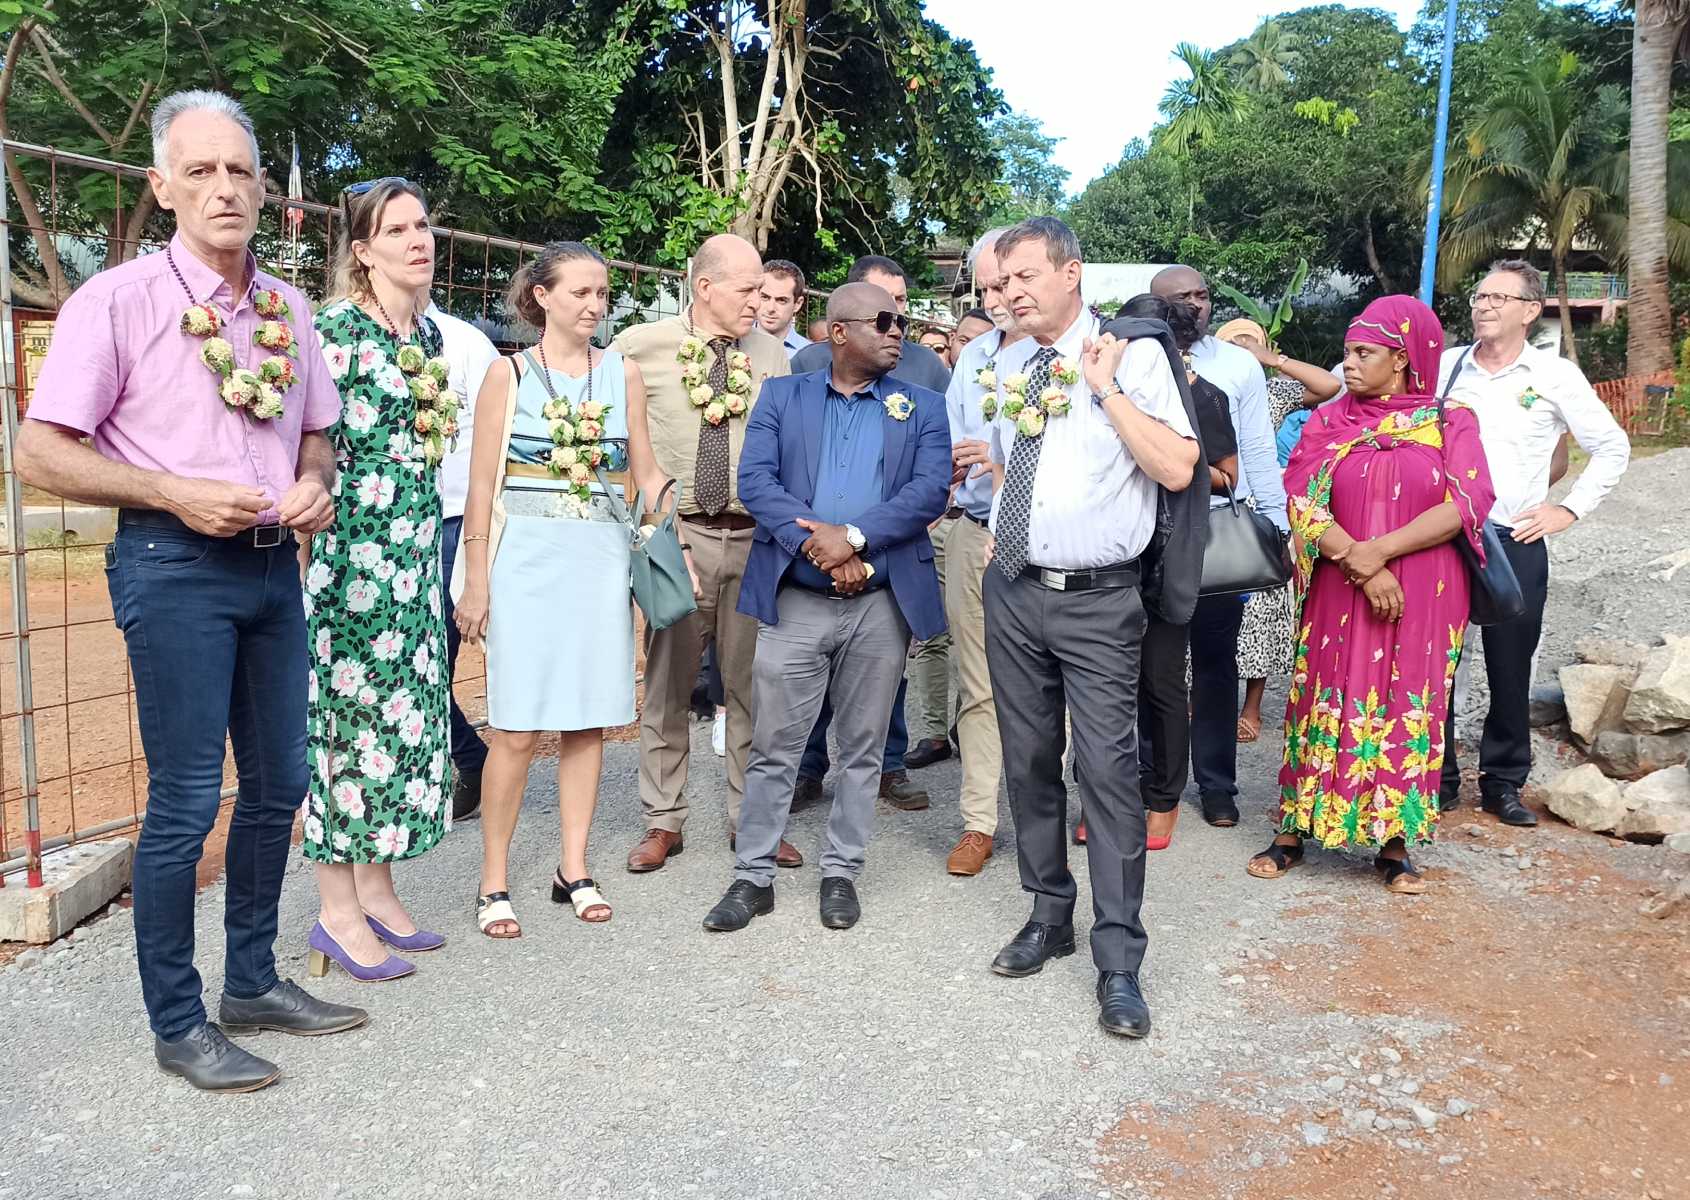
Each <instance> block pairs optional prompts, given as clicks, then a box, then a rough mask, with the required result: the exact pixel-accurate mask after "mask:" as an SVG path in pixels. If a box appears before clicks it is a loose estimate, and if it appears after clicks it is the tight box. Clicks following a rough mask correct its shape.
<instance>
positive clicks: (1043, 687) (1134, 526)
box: [985, 217, 1198, 1037]
mask: <svg viewBox="0 0 1690 1200" xmlns="http://www.w3.org/2000/svg"><path fill="white" fill-rule="evenodd" d="M996 250H997V259H998V269H999V270H1000V271H1001V272H1002V274H1003V276H1004V285H1003V287H1004V298H1005V300H1006V301H1007V302H1008V305H1009V308H1010V311H1011V312H1012V313H1014V315H1015V323H1016V326H1017V327H1018V328H1019V329H1020V330H1021V331H1022V332H1023V333H1024V334H1026V335H1027V336H1026V337H1024V338H1023V339H1021V340H1020V341H1018V342H1016V343H1015V344H1014V345H1013V346H1010V347H1008V348H1007V349H1005V350H1004V351H1003V352H1002V353H1001V354H1000V355H999V358H998V367H997V370H998V378H999V381H1000V388H999V412H998V417H997V419H996V421H995V422H994V423H993V428H992V431H991V439H990V440H991V444H992V457H993V460H994V461H995V462H998V463H1002V464H1004V480H1003V486H1002V487H1001V488H1000V489H999V490H998V493H997V497H996V499H995V501H994V504H993V510H992V532H993V538H994V541H993V555H994V557H993V560H992V563H991V566H990V567H989V568H988V569H987V571H986V583H985V609H986V657H987V661H988V662H989V664H990V666H991V676H992V694H993V696H994V697H995V699H996V704H997V714H998V732H999V735H1000V737H1001V738H1002V741H1003V749H1004V772H1005V775H1006V776H1007V778H1008V782H1009V803H1010V806H1011V809H1012V810H1013V811H1014V814H1015V840H1016V849H1017V853H1018V856H1019V860H1020V868H1021V886H1022V888H1023V890H1025V891H1027V892H1030V893H1032V895H1033V913H1032V919H1031V920H1030V921H1028V923H1027V924H1026V925H1025V926H1024V927H1023V928H1022V929H1021V931H1020V932H1019V933H1018V934H1016V935H1015V937H1014V939H1013V940H1011V941H1010V943H1009V944H1008V945H1006V946H1005V947H1004V948H1003V949H1002V950H1001V951H999V953H998V956H997V957H996V958H995V959H994V960H993V961H992V970H993V971H995V972H996V973H998V974H1000V975H1007V976H1011V977H1019V976H1025V975H1031V974H1033V973H1035V972H1037V971H1039V970H1041V969H1042V968H1043V966H1044V964H1045V961H1046V960H1047V959H1051V958H1056V957H1060V956H1062V955H1066V954H1072V953H1073V951H1074V924H1073V921H1074V903H1075V900H1076V891H1077V889H1076V887H1075V883H1074V877H1073V875H1072V874H1071V873H1070V872H1069V870H1068V836H1067V834H1068V831H1067V828H1066V817H1067V807H1068V792H1067V788H1066V787H1065V786H1064V784H1063V781H1062V756H1063V751H1064V749H1065V745H1064V742H1065V739H1064V738H1063V736H1062V716H1063V710H1064V707H1065V706H1066V708H1067V710H1068V712H1069V713H1070V715H1071V717H1072V720H1073V737H1074V751H1075V758H1076V763H1077V770H1076V775H1077V776H1078V778H1079V780H1080V803H1081V808H1082V810H1083V812H1084V815H1085V818H1086V822H1087V825H1088V827H1089V830H1090V836H1089V838H1088V840H1087V843H1086V855H1087V860H1088V862H1089V864H1090V868H1091V891H1092V906H1093V911H1094V913H1095V919H1094V921H1093V923H1092V930H1091V950H1092V961H1093V963H1094V964H1095V965H1096V967H1097V969H1098V972H1099V974H1098V981H1097V998H1098V1003H1099V1006H1100V1012H1099V1017H1098V1020H1099V1023H1100V1024H1101V1025H1102V1026H1103V1027H1104V1029H1106V1030H1107V1031H1109V1032H1110V1033H1116V1034H1121V1035H1123V1036H1126V1037H1143V1036H1145V1035H1146V1034H1148V1033H1149V1032H1150V1010H1149V1008H1148V1007H1147V1006H1146V1005H1145V1003H1144V997H1143V995H1142V993H1141V992H1140V991H1139V985H1138V969H1139V965H1140V963H1141V962H1142V961H1143V958H1144V950H1145V945H1146V937H1145V932H1144V926H1143V924H1142V922H1141V921H1140V918H1139V908H1140V904H1141V901H1142V900H1143V896H1144V852H1145V847H1144V836H1145V835H1144V803H1143V800H1142V798H1141V797H1140V795H1139V790H1138V738H1137V727H1138V721H1137V712H1136V709H1137V700H1138V668H1139V645H1140V642H1141V641H1142V640H1143V637H1144V630H1145V610H1144V604H1143V601H1142V600H1141V598H1140V596H1139V590H1138V585H1139V571H1138V562H1137V560H1138V558H1139V555H1140V554H1142V553H1143V551H1144V549H1145V547H1146V546H1147V545H1149V543H1150V538H1151V534H1152V533H1153V532H1154V529H1155V524H1156V510H1157V502H1158V490H1157V489H1158V486H1160V487H1163V488H1168V489H1170V490H1179V489H1181V488H1184V487H1186V486H1188V485H1189V484H1190V482H1191V479H1192V474H1193V468H1194V467H1195V465H1196V462H1197V454H1198V444H1197V441H1196V437H1195V434H1194V432H1193V430H1192V427H1191V422H1190V419H1189V418H1188V416H1187V414H1186V410H1185V407H1184V402H1183V399H1182V396H1181V393H1180V389H1179V384H1178V382H1177V381H1176V379H1175V376H1174V373H1173V370H1172V367H1171V365H1170V362H1169V358H1168V355H1167V353H1166V352H1165V351H1164V350H1163V349H1162V347H1161V345H1160V344H1159V343H1158V342H1156V341H1154V340H1151V339H1148V338H1146V339H1143V340H1139V341H1134V342H1132V343H1131V344H1130V345H1129V344H1127V343H1122V342H1117V341H1116V340H1115V339H1114V338H1113V337H1112V336H1100V331H1099V327H1098V322H1097V320H1096V318H1094V317H1093V316H1092V315H1091V313H1090V312H1089V311H1088V310H1087V309H1086V307H1085V305H1084V303H1083V302H1082V301H1081V299H1080V257H1081V255H1080V244H1079V240H1078V239H1077V238H1075V236H1074V234H1073V231H1072V230H1070V229H1069V228H1068V226H1066V225H1065V224H1063V223H1062V222H1061V221H1059V220H1057V219H1056V218H1054V217H1035V218H1032V219H1031V220H1027V221H1023V222H1022V223H1021V224H1019V225H1016V226H1014V227H1012V228H1011V229H1010V230H1009V231H1008V232H1006V233H1005V234H1004V235H1003V236H1002V237H1000V238H999V239H998V241H997V246H996ZM1023 377H1024V379H1025V387H1024V388H1023V389H1021V390H1020V392H1019V393H1017V392H1016V391H1015V390H1013V389H1012V388H1011V387H1010V385H1011V383H1013V382H1016V381H1018V380H1019V379H1021V378H1023ZM1047 388H1048V389H1051V390H1050V392H1048V393H1047V391H1046V389H1047ZM1019 396H1024V397H1025V404H1026V407H1025V408H1024V409H1022V410H1021V413H1020V416H1019V417H1017V416H1015V415H1013V414H1012V413H1011V411H1010V410H1012V409H1014V408H1016V407H1017V399H1018V397H1019ZM1047 397H1048V400H1049V401H1051V402H1053V403H1047V402H1046V401H1047ZM1035 413H1037V414H1039V415H1041V416H1042V418H1043V419H1042V420H1041V419H1037V417H1035V416H1034V414H1035Z"/></svg>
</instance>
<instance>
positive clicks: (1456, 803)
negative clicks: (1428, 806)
mask: <svg viewBox="0 0 1690 1200" xmlns="http://www.w3.org/2000/svg"><path fill="white" fill-rule="evenodd" d="M1460 807H1461V789H1460V788H1459V787H1458V788H1456V789H1455V790H1454V791H1448V790H1446V789H1444V788H1441V787H1440V788H1439V789H1438V811H1439V812H1441V813H1447V812H1454V811H1455V810H1456V809H1458V808H1460Z"/></svg>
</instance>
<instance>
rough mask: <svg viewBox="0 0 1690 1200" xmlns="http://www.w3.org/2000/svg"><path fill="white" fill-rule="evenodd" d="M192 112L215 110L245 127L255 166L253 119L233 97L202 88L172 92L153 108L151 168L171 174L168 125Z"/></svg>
mask: <svg viewBox="0 0 1690 1200" xmlns="http://www.w3.org/2000/svg"><path fill="white" fill-rule="evenodd" d="M191 112H209V113H216V114H217V115H218V116H220V117H228V118H229V120H231V121H233V122H234V123H235V124H237V125H239V126H240V127H241V128H242V129H244V130H246V137H247V141H249V142H251V143H252V165H253V168H254V169H255V170H256V169H257V167H258V165H259V162H258V135H257V134H256V133H255V132H253V127H252V118H251V117H249V116H247V115H246V109H244V108H242V107H241V102H240V101H239V100H236V99H235V98H234V97H233V96H227V95H224V94H223V93H222V92H212V91H204V90H201V91H192V92H172V93H171V94H170V95H168V96H166V97H165V98H164V99H163V100H160V101H159V102H158V107H157V108H155V109H153V170H155V171H157V172H158V173H159V174H160V175H164V176H168V175H169V174H170V127H171V126H172V125H173V124H175V123H176V118H177V117H180V116H183V115H185V114H187V113H191Z"/></svg>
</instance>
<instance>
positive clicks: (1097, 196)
mask: <svg viewBox="0 0 1690 1200" xmlns="http://www.w3.org/2000/svg"><path fill="white" fill-rule="evenodd" d="M1067 219H1068V223H1069V224H1070V225H1072V226H1073V228H1074V232H1075V233H1076V234H1078V235H1079V238H1080V245H1082V246H1084V247H1085V251H1086V258H1088V259H1089V260H1091V261H1092V262H1140V263H1158V262H1159V263H1169V262H1174V261H1176V259H1177V258H1178V256H1179V244H1180V238H1181V237H1183V236H1184V234H1185V220H1186V189H1185V181H1184V178H1183V176H1182V172H1181V170H1180V166H1179V164H1178V163H1177V162H1175V161H1174V159H1173V158H1172V157H1171V156H1169V155H1166V154H1161V153H1158V152H1155V151H1152V150H1151V149H1150V147H1149V146H1147V145H1146V144H1145V142H1144V141H1143V140H1142V139H1139V138H1135V139H1133V141H1131V142H1129V143H1128V144H1127V148H1126V152H1125V153H1124V154H1122V155H1121V161H1120V162H1118V163H1116V164H1115V165H1114V166H1113V167H1111V168H1109V170H1107V171H1105V172H1104V173H1103V174H1102V175H1099V176H1098V177H1097V178H1096V179H1094V180H1092V181H1091V183H1089V184H1087V185H1086V189H1085V191H1083V192H1081V193H1080V195H1079V196H1078V197H1077V198H1076V199H1075V200H1074V202H1073V204H1072V205H1070V206H1069V209H1068V213H1067Z"/></svg>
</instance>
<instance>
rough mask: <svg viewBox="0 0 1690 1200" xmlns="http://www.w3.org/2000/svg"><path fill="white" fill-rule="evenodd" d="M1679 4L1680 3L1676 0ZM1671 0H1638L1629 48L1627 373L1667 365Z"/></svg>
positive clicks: (1674, 21) (1676, 16) (1674, 20)
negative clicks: (1629, 190)
mask: <svg viewBox="0 0 1690 1200" xmlns="http://www.w3.org/2000/svg"><path fill="white" fill-rule="evenodd" d="M1677 7H1679V8H1680V9H1681V8H1682V6H1681V5H1680V6H1677ZM1674 9H1675V5H1674V4H1673V3H1672V2H1671V0H1637V17H1636V23H1635V26H1634V28H1633V30H1632V42H1631V46H1632V53H1631V196H1630V231H1629V234H1628V243H1629V244H1628V247H1627V249H1628V255H1629V259H1630V289H1629V290H1630V298H1629V299H1628V301H1627V304H1626V309H1627V314H1626V315H1627V321H1628V326H1629V328H1628V332H1627V335H1626V347H1625V349H1626V374H1627V375H1630V376H1634V377H1635V376H1645V375H1653V374H1655V373H1656V372H1658V371H1665V370H1669V369H1671V367H1672V365H1673V363H1672V306H1671V301H1670V300H1669V298H1668V293H1667V222H1666V215H1667V211H1666V210H1667V107H1668V104H1669V102H1670V100H1671V91H1672V56H1673V48H1674V42H1675V41H1676V40H1677V34H1678V26H1679V25H1680V24H1681V23H1682V12H1681V11H1673V10H1674Z"/></svg>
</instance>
